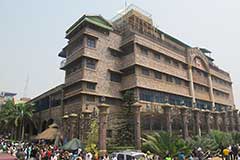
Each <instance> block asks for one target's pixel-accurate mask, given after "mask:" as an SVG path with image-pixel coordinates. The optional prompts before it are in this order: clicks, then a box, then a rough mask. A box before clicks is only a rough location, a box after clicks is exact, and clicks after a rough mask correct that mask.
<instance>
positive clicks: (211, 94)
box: [208, 73, 215, 110]
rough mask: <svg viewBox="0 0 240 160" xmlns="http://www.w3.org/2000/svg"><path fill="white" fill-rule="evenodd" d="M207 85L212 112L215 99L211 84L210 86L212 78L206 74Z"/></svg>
mask: <svg viewBox="0 0 240 160" xmlns="http://www.w3.org/2000/svg"><path fill="white" fill-rule="evenodd" d="M208 83H209V87H210V90H209V91H210V99H211V101H212V110H214V108H215V98H214V94H213V84H212V76H211V74H210V73H209V74H208Z"/></svg>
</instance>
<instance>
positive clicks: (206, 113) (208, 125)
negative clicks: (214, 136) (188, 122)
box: [204, 110, 211, 133]
mask: <svg viewBox="0 0 240 160" xmlns="http://www.w3.org/2000/svg"><path fill="white" fill-rule="evenodd" d="M204 118H205V121H206V129H207V133H210V132H211V126H210V112H209V111H208V110H206V111H204Z"/></svg>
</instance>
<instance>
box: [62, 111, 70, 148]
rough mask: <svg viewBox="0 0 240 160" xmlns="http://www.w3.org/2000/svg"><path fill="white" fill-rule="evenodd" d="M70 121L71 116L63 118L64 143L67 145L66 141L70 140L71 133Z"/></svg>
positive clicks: (66, 115)
mask: <svg viewBox="0 0 240 160" xmlns="http://www.w3.org/2000/svg"><path fill="white" fill-rule="evenodd" d="M68 120H69V115H68V114H67V113H66V114H65V115H64V116H63V117H62V124H63V127H62V128H63V129H62V131H63V142H64V143H65V141H68V140H69V133H68V127H69V126H68Z"/></svg>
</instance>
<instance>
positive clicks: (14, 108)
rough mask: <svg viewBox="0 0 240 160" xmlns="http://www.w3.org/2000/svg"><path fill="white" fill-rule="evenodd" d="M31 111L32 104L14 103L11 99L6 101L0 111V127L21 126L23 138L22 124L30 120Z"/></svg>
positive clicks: (32, 109)
mask: <svg viewBox="0 0 240 160" xmlns="http://www.w3.org/2000/svg"><path fill="white" fill-rule="evenodd" d="M33 111H34V106H33V105H32V104H25V103H19V104H14V103H13V101H7V102H6V104H4V105H3V106H2V110H1V112H0V121H1V128H2V129H10V128H13V127H16V128H21V131H22V140H23V138H24V126H25V124H26V122H29V121H32V116H33Z"/></svg>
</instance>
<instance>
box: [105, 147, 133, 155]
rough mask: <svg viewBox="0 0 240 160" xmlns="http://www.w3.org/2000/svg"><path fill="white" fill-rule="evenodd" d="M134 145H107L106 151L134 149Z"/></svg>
mask: <svg viewBox="0 0 240 160" xmlns="http://www.w3.org/2000/svg"><path fill="white" fill-rule="evenodd" d="M134 149H135V147H134V146H117V147H116V146H114V147H109V148H108V149H107V150H108V153H112V152H116V151H125V150H134Z"/></svg>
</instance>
